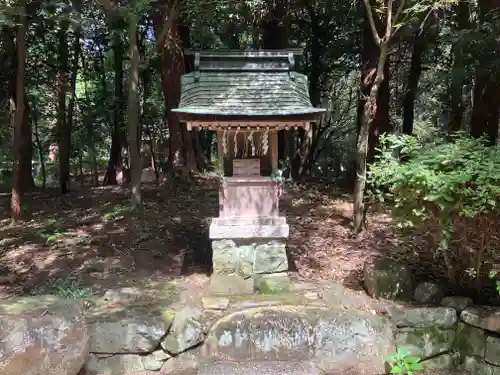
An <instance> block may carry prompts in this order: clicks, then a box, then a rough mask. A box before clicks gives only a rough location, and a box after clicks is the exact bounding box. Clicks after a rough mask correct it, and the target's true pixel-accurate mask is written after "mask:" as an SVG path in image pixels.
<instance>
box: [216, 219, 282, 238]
mask: <svg viewBox="0 0 500 375" xmlns="http://www.w3.org/2000/svg"><path fill="white" fill-rule="evenodd" d="M289 235H290V227H289V225H288V224H282V225H259V224H253V225H219V224H217V223H212V224H210V228H209V237H210V239H212V240H216V239H235V238H288V236H289Z"/></svg>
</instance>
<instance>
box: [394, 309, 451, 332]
mask: <svg viewBox="0 0 500 375" xmlns="http://www.w3.org/2000/svg"><path fill="white" fill-rule="evenodd" d="M387 313H388V314H389V316H390V317H391V320H392V321H393V322H394V324H396V326H397V327H419V328H423V327H453V326H454V325H455V324H456V323H457V319H458V317H457V311H456V310H455V309H453V308H451V307H414V308H411V307H410V308H400V307H389V308H388V309H387Z"/></svg>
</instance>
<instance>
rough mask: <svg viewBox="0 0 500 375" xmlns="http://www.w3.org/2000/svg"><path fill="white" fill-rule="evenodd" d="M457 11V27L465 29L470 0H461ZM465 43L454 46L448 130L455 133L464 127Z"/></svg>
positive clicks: (467, 24)
mask: <svg viewBox="0 0 500 375" xmlns="http://www.w3.org/2000/svg"><path fill="white" fill-rule="evenodd" d="M455 13H456V28H457V29H458V30H465V29H468V28H469V27H470V26H471V22H470V18H469V17H470V8H469V1H468V0H460V1H459V3H458V5H457V6H456V8H455ZM464 46H465V43H463V41H462V42H461V43H458V44H455V46H454V47H453V66H452V68H451V85H450V117H449V123H448V131H449V132H450V133H454V132H457V131H459V130H460V129H462V123H463V116H464V109H465V108H464V105H463V90H464V81H465V77H466V72H465V61H464V58H465V51H464Z"/></svg>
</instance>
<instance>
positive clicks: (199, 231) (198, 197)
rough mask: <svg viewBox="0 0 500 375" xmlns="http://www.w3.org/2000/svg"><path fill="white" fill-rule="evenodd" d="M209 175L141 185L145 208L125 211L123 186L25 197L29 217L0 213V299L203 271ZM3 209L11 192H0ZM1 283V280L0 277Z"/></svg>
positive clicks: (207, 252)
mask: <svg viewBox="0 0 500 375" xmlns="http://www.w3.org/2000/svg"><path fill="white" fill-rule="evenodd" d="M216 192H217V190H216V185H215V182H214V181H211V180H206V179H204V180H197V181H193V182H192V183H190V184H186V185H182V186H176V188H175V190H169V189H168V188H167V187H158V188H157V187H155V186H145V187H144V193H143V197H144V202H145V204H144V206H145V208H144V213H143V214H135V213H131V212H130V210H129V208H128V207H129V205H128V200H129V191H128V189H126V188H122V187H99V188H93V189H84V188H81V189H78V190H77V191H74V192H72V193H70V194H68V195H65V196H63V197H61V196H60V195H59V194H58V193H57V191H45V192H34V193H31V194H30V195H28V197H27V199H28V209H29V212H30V216H31V218H30V220H27V221H25V222H22V223H18V224H12V223H11V222H10V219H9V218H8V217H5V216H4V217H0V278H2V277H3V281H4V282H2V284H3V285H0V297H6V296H9V295H12V294H14V293H15V294H17V293H36V292H38V291H40V292H41V290H39V289H40V288H44V286H47V285H49V284H51V286H52V287H58V286H57V285H56V283H55V282H54V281H55V280H59V281H60V282H61V285H62V284H64V286H65V287H68V285H74V286H75V287H76V283H79V284H81V285H92V286H93V287H94V288H97V289H106V288H108V287H110V286H113V287H115V286H117V285H122V284H123V285H130V284H132V283H136V282H139V281H140V280H144V279H148V280H155V279H158V278H175V277H180V276H185V277H189V276H191V275H201V276H204V275H208V274H209V273H210V272H211V259H212V255H211V247H210V243H209V240H208V220H209V218H210V217H213V216H214V215H216V214H217V194H216ZM0 205H1V206H2V207H3V208H4V209H3V210H2V213H3V214H4V215H5V213H8V212H9V210H8V206H9V196H8V195H3V196H0ZM5 281H7V282H5Z"/></svg>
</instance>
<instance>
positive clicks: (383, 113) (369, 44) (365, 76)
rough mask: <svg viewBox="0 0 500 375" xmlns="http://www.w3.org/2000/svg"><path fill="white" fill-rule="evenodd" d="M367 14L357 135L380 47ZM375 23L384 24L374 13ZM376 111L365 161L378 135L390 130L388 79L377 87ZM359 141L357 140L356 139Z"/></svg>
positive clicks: (379, 26) (386, 71) (371, 154)
mask: <svg viewBox="0 0 500 375" xmlns="http://www.w3.org/2000/svg"><path fill="white" fill-rule="evenodd" d="M367 18H368V16H367V15H366V14H365V20H364V23H363V46H362V51H361V65H362V71H361V90H360V93H361V95H360V97H359V103H358V116H357V121H358V137H359V134H360V133H361V127H362V123H363V121H364V119H363V117H364V111H365V107H366V103H367V98H368V97H369V96H370V94H371V91H372V86H373V85H374V83H375V78H376V74H377V67H378V65H379V56H380V49H379V46H377V44H376V43H375V41H374V39H373V35H372V31H371V29H370V24H369V21H368V19H367ZM374 18H375V20H374V22H375V25H376V27H377V29H378V30H379V31H380V30H383V29H384V25H383V24H382V22H381V21H380V20H379V18H378V17H377V16H376V15H375V17H374ZM383 70H384V71H383V74H384V76H385V77H388V76H389V62H388V60H387V59H385V61H384V66H383ZM376 91H377V97H376V100H377V103H376V108H377V111H376V113H375V114H374V116H375V117H374V118H373V122H372V123H371V126H370V129H369V131H370V133H369V138H368V146H367V147H368V154H367V162H368V163H370V162H371V161H372V160H373V158H374V156H375V151H376V148H377V146H378V143H379V138H380V135H381V134H383V133H390V132H392V126H391V123H390V117H389V100H390V86H389V80H388V79H386V80H382V81H381V83H380V87H378V88H377V90H376ZM358 142H359V141H358Z"/></svg>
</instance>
